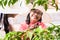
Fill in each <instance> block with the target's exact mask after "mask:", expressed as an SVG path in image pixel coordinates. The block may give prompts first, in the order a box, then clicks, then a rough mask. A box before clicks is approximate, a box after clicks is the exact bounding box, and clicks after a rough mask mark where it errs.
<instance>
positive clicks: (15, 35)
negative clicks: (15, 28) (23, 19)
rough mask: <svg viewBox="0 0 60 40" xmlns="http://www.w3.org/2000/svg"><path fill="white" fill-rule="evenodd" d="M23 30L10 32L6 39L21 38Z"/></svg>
mask: <svg viewBox="0 0 60 40" xmlns="http://www.w3.org/2000/svg"><path fill="white" fill-rule="evenodd" d="M21 35H22V32H9V33H7V34H6V36H5V38H4V40H21Z"/></svg>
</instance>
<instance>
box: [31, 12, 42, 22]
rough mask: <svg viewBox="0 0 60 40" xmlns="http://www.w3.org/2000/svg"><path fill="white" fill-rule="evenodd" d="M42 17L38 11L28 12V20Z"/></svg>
mask: <svg viewBox="0 0 60 40" xmlns="http://www.w3.org/2000/svg"><path fill="white" fill-rule="evenodd" d="M41 17H42V15H41V13H40V12H33V11H31V12H30V21H34V22H37V21H38V20H39V19H40V18H41Z"/></svg>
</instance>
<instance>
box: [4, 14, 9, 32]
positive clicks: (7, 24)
mask: <svg viewBox="0 0 60 40" xmlns="http://www.w3.org/2000/svg"><path fill="white" fill-rule="evenodd" d="M8 26H9V22H8V15H7V14H5V15H4V30H5V32H6V33H9V29H8Z"/></svg>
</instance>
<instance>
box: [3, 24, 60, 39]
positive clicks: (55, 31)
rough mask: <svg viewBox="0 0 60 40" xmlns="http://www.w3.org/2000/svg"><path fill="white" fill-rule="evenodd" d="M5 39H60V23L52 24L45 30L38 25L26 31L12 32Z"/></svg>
mask: <svg viewBox="0 0 60 40" xmlns="http://www.w3.org/2000/svg"><path fill="white" fill-rule="evenodd" d="M4 40H60V25H54V24H52V25H51V26H49V27H48V28H46V29H44V30H42V29H41V28H40V27H37V28H35V29H33V30H28V31H26V32H10V33H8V34H6V36H5V38H4Z"/></svg>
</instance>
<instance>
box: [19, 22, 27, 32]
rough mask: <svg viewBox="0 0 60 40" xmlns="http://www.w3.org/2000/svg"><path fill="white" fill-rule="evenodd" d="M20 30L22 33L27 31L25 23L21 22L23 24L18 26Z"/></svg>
mask: <svg viewBox="0 0 60 40" xmlns="http://www.w3.org/2000/svg"><path fill="white" fill-rule="evenodd" d="M20 29H21V30H23V31H24V30H27V29H28V25H27V24H26V23H25V22H23V23H21V24H20Z"/></svg>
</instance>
